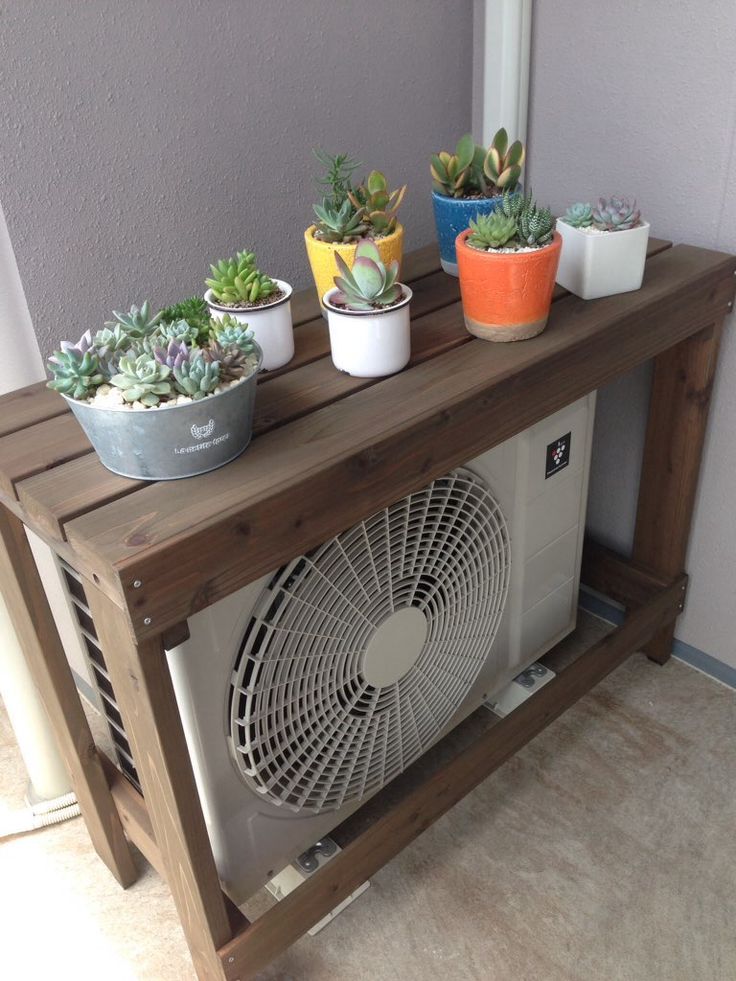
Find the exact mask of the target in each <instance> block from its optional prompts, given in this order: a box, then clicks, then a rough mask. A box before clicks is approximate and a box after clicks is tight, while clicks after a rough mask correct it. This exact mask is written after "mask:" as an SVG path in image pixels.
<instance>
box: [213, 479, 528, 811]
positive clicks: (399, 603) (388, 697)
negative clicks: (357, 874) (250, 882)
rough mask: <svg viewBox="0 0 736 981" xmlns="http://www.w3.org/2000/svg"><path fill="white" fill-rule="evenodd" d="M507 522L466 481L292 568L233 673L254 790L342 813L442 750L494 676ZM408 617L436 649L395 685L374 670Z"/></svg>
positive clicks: (236, 736)
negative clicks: (396, 625)
mask: <svg viewBox="0 0 736 981" xmlns="http://www.w3.org/2000/svg"><path fill="white" fill-rule="evenodd" d="M509 563H510V555H509V541H508V532H507V528H506V522H505V520H504V517H503V515H502V513H501V511H500V508H499V507H498V505H497V503H496V501H495V500H494V498H493V496H492V494H491V492H490V490H489V489H488V487H487V486H486V485H485V484H484V483H483V482H482V480H481V479H480V478H478V477H477V476H476V475H475V474H473V473H472V472H471V471H469V470H465V469H459V470H456V471H453V472H452V473H451V474H449V475H448V476H447V477H443V478H441V479H438V480H435V481H434V482H433V483H432V484H431V485H430V486H429V487H427V488H425V489H424V490H422V491H418V492H417V493H415V494H412V495H410V496H409V497H407V498H405V499H404V500H402V501H399V502H398V503H396V504H394V505H392V506H391V507H389V508H386V509H385V510H383V511H381V512H379V513H378V514H376V515H373V517H371V518H369V519H367V520H366V521H364V522H361V523H360V524H358V525H355V526H354V527H353V528H351V529H349V530H348V531H346V532H344V533H343V534H341V535H339V536H337V537H336V538H334V539H332V540H331V541H329V542H327V543H325V544H324V545H322V546H320V547H319V548H317V549H315V550H314V551H313V552H312V553H310V554H309V555H307V556H302V557H301V558H299V559H298V560H296V561H295V562H293V563H291V564H290V565H288V566H286V567H284V568H283V569H281V570H280V571H279V572H278V573H277V574H276V575H275V576H274V578H273V580H272V581H271V583H270V584H269V587H268V589H267V590H265V591H264V593H263V595H262V596H261V599H260V601H259V602H258V604H257V605H256V608H255V610H254V615H253V617H252V619H251V621H250V624H249V626H248V628H247V630H246V632H245V636H244V640H243V643H242V646H241V650H240V652H239V654H238V657H237V659H236V663H235V666H234V669H233V674H232V680H231V691H230V732H231V739H232V746H233V749H234V757H235V761H236V764H237V766H238V768H239V770H240V772H241V774H242V775H243V776H244V778H245V779H246V781H247V782H248V783H249V785H250V786H251V787H253V788H255V789H256V790H257V791H258V792H259V793H261V794H262V795H264V796H265V797H266V798H268V799H269V800H270V801H272V802H273V803H276V804H282V805H283V804H285V805H287V806H288V807H290V808H292V809H294V810H297V811H298V810H302V809H309V810H312V811H323V810H333V809H336V808H339V807H341V806H342V805H343V804H347V803H349V802H350V801H355V800H357V799H360V798H362V797H364V796H366V795H368V794H370V793H372V792H374V791H376V790H377V789H378V788H379V787H381V786H383V785H384V784H385V783H386V782H388V781H389V780H391V779H392V778H393V777H395V776H396V775H397V774H398V773H400V772H401V771H402V770H403V769H404V768H406V767H407V766H408V765H409V764H410V763H411V762H412V761H413V760H415V759H417V757H419V756H420V755H421V754H422V753H423V752H424V751H425V750H426V749H427V748H428V747H429V746H430V745H431V743H432V742H433V741H434V740H435V739H436V738H437V735H438V734H439V732H440V731H441V730H442V729H443V727H444V726H445V725H446V724H447V722H448V721H449V719H450V718H451V716H452V715H453V714H454V713H455V712H456V711H457V709H458V708H459V706H460V705H461V704H462V702H463V699H464V698H465V696H466V695H467V693H468V691H469V690H470V688H471V686H472V685H473V682H474V681H475V679H476V678H477V675H478V673H479V671H480V669H481V668H482V666H483V664H484V661H485V659H486V655H487V653H488V649H489V647H490V645H491V643H492V641H493V638H494V636H495V633H496V630H497V629H498V624H499V620H500V617H501V613H502V611H503V607H504V603H505V600H506V594H507V591H508V581H509ZM406 607H415V608H417V609H418V610H420V611H422V613H423V614H424V616H425V618H426V622H427V636H426V641H425V642H424V645H423V647H422V649H421V652H420V653H419V655H418V658H417V660H416V661H415V663H414V664H413V666H411V667H410V668H409V670H408V672H407V673H406V674H404V675H403V677H400V678H399V679H398V680H397V681H396V682H395V683H392V684H387V685H385V686H383V687H375V686H374V685H371V684H370V683H369V682H368V681H366V679H365V677H364V675H363V657H364V653H365V651H366V648H367V647H368V644H369V641H370V640H371V638H372V637H373V635H374V633H375V631H376V630H377V628H378V627H379V625H380V624H382V623H383V622H384V621H385V620H386V619H387V618H388V617H390V616H391V614H393V613H396V611H398V610H401V609H403V608H406Z"/></svg>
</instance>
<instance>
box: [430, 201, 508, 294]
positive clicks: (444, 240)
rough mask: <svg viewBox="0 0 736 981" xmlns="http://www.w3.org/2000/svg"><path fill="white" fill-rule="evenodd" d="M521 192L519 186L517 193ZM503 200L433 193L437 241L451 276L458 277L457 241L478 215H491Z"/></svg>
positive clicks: (443, 263) (445, 268) (443, 265)
mask: <svg viewBox="0 0 736 981" xmlns="http://www.w3.org/2000/svg"><path fill="white" fill-rule="evenodd" d="M520 191H521V185H520V184H519V186H518V188H517V191H516V192H515V193H519V192H520ZM502 200H503V198H502V196H501V195H500V194H499V195H498V196H497V197H495V198H449V197H446V196H445V195H444V194H438V193H437V192H436V191H432V204H433V205H434V220H435V224H436V226H437V239H438V241H439V244H440V261H441V262H442V268H443V269H444V270H445V272H446V273H449V274H450V275H451V276H457V256H456V254H455V239H456V238H457V237H458V235H459V234H460V232H464V231H465V229H466V228H467V227H468V225H469V224H470V219H471V218H475V216H476V215H478V214H481V215H489V214H490V213H491V212H492V211H495V210H496V208H497V207H498V206H499V204H500V203H501V201H502Z"/></svg>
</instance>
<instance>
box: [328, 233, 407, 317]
mask: <svg viewBox="0 0 736 981" xmlns="http://www.w3.org/2000/svg"><path fill="white" fill-rule="evenodd" d="M335 262H336V263H337V268H338V269H339V270H340V275H339V276H335V286H337V288H338V291H339V292H337V293H336V294H334V295H333V297H332V300H333V302H337V303H338V304H344V305H345V306H346V307H347V308H348V309H349V310H374V309H375V308H376V307H386V306H391V305H392V304H394V303H396V302H397V301H398V300H399V299H400V298H401V286H400V285H399V284H398V283H397V279H398V276H399V263H398V262H397V260H396V259H393V260H392V261H391V262H390V263H389V264H388V266H385V265H384V264H383V262H382V261H381V254H380V252H379V251H378V247H377V246H376V244H375V243H374V242H373V241H371V239H363V241H362V242H359V243H358V247H357V249H356V250H355V259H354V261H353V267H352V269H351V268H350V267H349V266H348V264H347V263H346V262H345V260H344V259H343V257H342V256H341V255H339V254H336V255H335Z"/></svg>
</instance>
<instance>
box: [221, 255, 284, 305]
mask: <svg viewBox="0 0 736 981" xmlns="http://www.w3.org/2000/svg"><path fill="white" fill-rule="evenodd" d="M210 269H211V270H212V276H211V278H210V279H206V280H205V283H206V284H207V285H208V286H209V288H210V289H211V290H212V295H213V296H214V298H215V300H216V301H217V302H218V303H223V304H225V306H246V305H247V304H249V303H257V302H258V301H259V300H264V299H266V298H267V297H269V296H271V295H272V294H273V293H275V292H276V290H277V289H278V287H277V285H276V283H275V282H274V281H273V280H272V279H271V277H270V276H267V275H266V274H265V273H262V272H261V271H260V269H258V268H257V266H256V264H255V253H254V252H238V253H236V255H235V256H234V257H233V258H231V259H220V260H219V262H218V263H217V265H216V266H210Z"/></svg>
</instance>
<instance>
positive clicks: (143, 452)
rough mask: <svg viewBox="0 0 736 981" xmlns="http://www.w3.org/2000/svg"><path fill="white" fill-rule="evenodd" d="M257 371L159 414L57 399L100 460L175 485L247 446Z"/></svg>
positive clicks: (126, 474)
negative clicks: (183, 478)
mask: <svg viewBox="0 0 736 981" xmlns="http://www.w3.org/2000/svg"><path fill="white" fill-rule="evenodd" d="M260 367H261V358H260V357H259V361H258V366H257V367H256V369H255V370H254V371H253V373H252V374H251V375H250V376H249V377H248V378H246V379H244V380H243V381H241V382H240V383H239V384H238V385H233V386H232V387H231V388H228V389H227V390H226V391H224V392H221V393H220V394H219V395H210V396H208V397H207V398H203V399H201V400H200V401H198V402H187V403H186V404H184V405H172V406H170V407H169V408H166V409H164V408H160V409H145V410H140V411H136V410H131V409H116V408H102V407H100V406H95V405H90V404H89V403H88V402H78V401H77V400H76V399H71V398H68V397H67V396H66V395H64V396H63V398H65V399H66V400H67V402H68V403H69V406H70V408H71V410H72V412H73V413H74V415H75V416H76V417H77V421H78V422H79V424H80V426H81V427H82V429H84V431H85V433H86V434H87V436H88V437H89V441H90V442H91V443H92V445H93V446H94V448H95V450H96V451H97V455H98V456H99V458H100V460H101V461H102V463H103V464H104V466H106V467H107V469H108V470H112V472H113V473H118V474H121V476H123V477H135V478H136V479H138V480H175V479H177V478H179V477H193V476H194V475H195V474H199V473H206V472H207V471H208V470H215V469H217V467H221V466H223V465H224V464H226V463H229V462H230V461H231V460H234V459H235V457H237V456H240V454H241V453H242V452H243V450H244V449H245V448H246V447H247V446H248V443H250V438H251V433H252V430H253V405H254V403H255V397H256V381H257V376H258V372H259V370H260Z"/></svg>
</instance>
